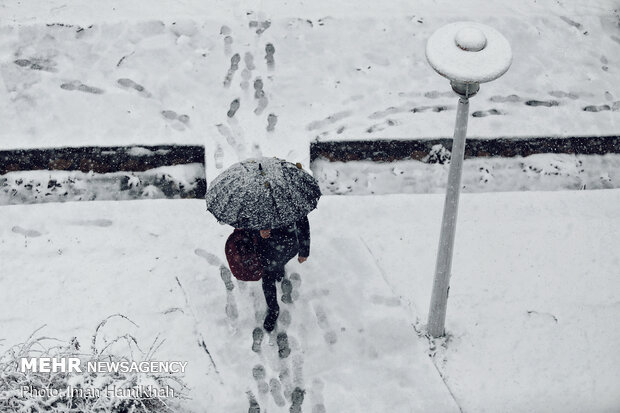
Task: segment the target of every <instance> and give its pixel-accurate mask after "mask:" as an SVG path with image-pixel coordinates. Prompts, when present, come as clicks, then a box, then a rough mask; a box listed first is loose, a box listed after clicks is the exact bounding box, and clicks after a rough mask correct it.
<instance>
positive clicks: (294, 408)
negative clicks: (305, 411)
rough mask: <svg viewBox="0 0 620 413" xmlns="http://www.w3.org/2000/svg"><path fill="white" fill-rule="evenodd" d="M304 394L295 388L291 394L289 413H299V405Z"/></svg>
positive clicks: (302, 400) (303, 391)
mask: <svg viewBox="0 0 620 413" xmlns="http://www.w3.org/2000/svg"><path fill="white" fill-rule="evenodd" d="M305 394H306V392H305V390H302V389H301V388H299V387H295V390H293V394H292V395H291V399H292V404H291V407H290V409H289V412H290V413H301V405H302V404H303V402H304V396H305Z"/></svg>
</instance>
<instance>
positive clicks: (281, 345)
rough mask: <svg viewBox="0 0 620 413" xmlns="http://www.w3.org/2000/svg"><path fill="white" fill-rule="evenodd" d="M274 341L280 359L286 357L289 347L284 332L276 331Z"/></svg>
mask: <svg viewBox="0 0 620 413" xmlns="http://www.w3.org/2000/svg"><path fill="white" fill-rule="evenodd" d="M276 342H277V344H278V356H279V357H280V358H281V359H285V358H287V357H288V356H289V355H290V354H291V348H290V346H289V344H288V335H287V334H286V332H284V331H283V332H281V333H278V336H277V338H276Z"/></svg>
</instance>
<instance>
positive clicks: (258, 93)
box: [254, 77, 265, 99]
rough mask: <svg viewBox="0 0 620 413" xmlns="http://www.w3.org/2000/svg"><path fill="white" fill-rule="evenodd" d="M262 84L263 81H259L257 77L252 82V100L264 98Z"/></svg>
mask: <svg viewBox="0 0 620 413" xmlns="http://www.w3.org/2000/svg"><path fill="white" fill-rule="evenodd" d="M264 86H265V85H264V84H263V79H261V78H260V77H257V78H256V79H255V80H254V98H255V99H260V98H261V97H263V96H265V91H264V90H263V88H264Z"/></svg>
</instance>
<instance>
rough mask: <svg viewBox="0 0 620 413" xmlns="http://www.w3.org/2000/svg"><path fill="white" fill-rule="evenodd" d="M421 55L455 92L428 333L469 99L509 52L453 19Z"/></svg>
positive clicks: (447, 243)
mask: <svg viewBox="0 0 620 413" xmlns="http://www.w3.org/2000/svg"><path fill="white" fill-rule="evenodd" d="M426 58H427V59H428V62H429V63H430V65H431V66H432V67H433V69H435V71H437V73H439V74H440V75H442V76H444V77H446V78H448V79H449V80H450V85H451V86H452V90H453V91H454V92H455V93H456V94H457V95H458V96H459V102H458V106H457V111H456V125H455V128H454V138H453V140H452V153H451V157H450V172H449V174H448V186H447V189H446V199H445V203H444V210H443V218H442V221H441V234H440V237H439V248H438V252H437V263H436V266H435V279H434V281H433V293H432V296H431V305H430V309H429V314H428V332H429V334H430V335H431V336H432V337H441V336H443V335H444V334H445V328H444V326H445V321H446V308H447V304H448V290H449V288H450V275H451V268H452V255H453V254H452V252H453V248H454V237H455V233H456V218H457V214H458V205H459V195H460V192H461V173H462V170H463V157H464V153H465V136H466V135H467V118H468V115H469V98H470V97H472V96H474V95H475V94H476V93H477V92H478V90H479V89H480V83H484V82H490V81H491V80H494V79H497V78H498V77H500V76H501V75H503V74H504V73H505V72H506V71H507V70H508V68H509V67H510V64H511V62H512V51H511V49H510V44H509V43H508V41H507V40H506V38H505V37H504V36H502V35H501V34H500V33H499V32H498V31H497V30H495V29H493V28H491V27H489V26H486V25H483V24H479V23H474V22H458V23H451V24H448V25H446V26H443V27H441V28H440V29H438V30H437V31H436V32H435V33H433V35H432V36H431V37H430V38H429V39H428V42H427V44H426Z"/></svg>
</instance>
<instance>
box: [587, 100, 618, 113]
mask: <svg viewBox="0 0 620 413" xmlns="http://www.w3.org/2000/svg"><path fill="white" fill-rule="evenodd" d="M605 110H613V111H614V112H615V111H618V110H620V100H618V101H616V102H613V104H612V105H611V106H609V105H589V106H586V107H584V108H583V111H585V112H601V111H605Z"/></svg>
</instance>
